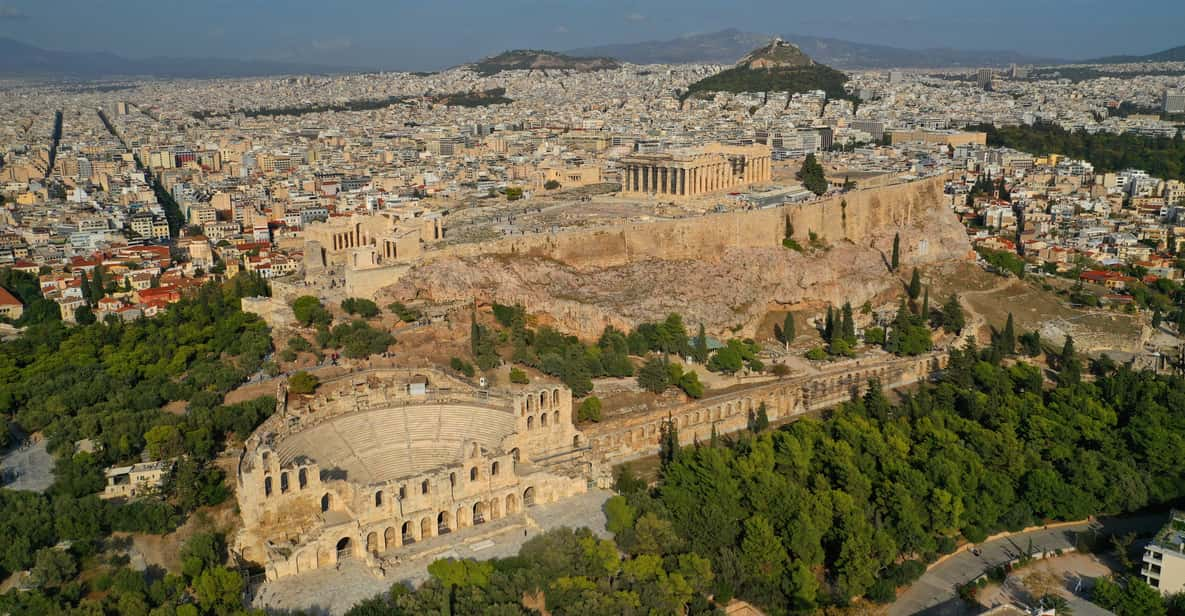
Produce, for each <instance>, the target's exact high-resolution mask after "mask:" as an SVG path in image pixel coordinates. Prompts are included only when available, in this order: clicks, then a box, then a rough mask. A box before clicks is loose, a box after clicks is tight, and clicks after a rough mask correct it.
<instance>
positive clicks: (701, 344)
mask: <svg viewBox="0 0 1185 616" xmlns="http://www.w3.org/2000/svg"><path fill="white" fill-rule="evenodd" d="M691 357H692V358H693V359H695V361H696V362H697V363H701V364H702V363H704V362H706V361H708V335H707V334H705V333H704V324H703V323H700V324H699V333H698V334H696V336H695V342H694V343H693V344H692V347H691Z"/></svg>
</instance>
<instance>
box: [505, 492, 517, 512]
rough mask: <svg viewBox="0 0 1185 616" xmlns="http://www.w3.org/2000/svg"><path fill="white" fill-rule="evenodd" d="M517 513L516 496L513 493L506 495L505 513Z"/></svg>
mask: <svg viewBox="0 0 1185 616" xmlns="http://www.w3.org/2000/svg"><path fill="white" fill-rule="evenodd" d="M512 513H518V497H517V496H515V495H513V494H507V495H506V515H510V514H512Z"/></svg>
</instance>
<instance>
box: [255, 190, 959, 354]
mask: <svg viewBox="0 0 1185 616" xmlns="http://www.w3.org/2000/svg"><path fill="white" fill-rule="evenodd" d="M944 179H945V178H944V177H932V178H928V179H924V180H919V181H913V182H903V183H898V184H894V185H889V186H885V187H881V188H872V189H867V190H857V191H852V192H849V193H846V194H844V195H841V196H835V197H831V198H827V199H823V200H817V201H812V202H806V203H794V204H784V205H780V206H777V207H770V208H766V209H755V210H740V211H732V212H727V213H718V214H698V215H690V216H687V215H684V216H683V217H679V218H675V217H669V218H659V217H657V216H653V215H651V216H640V215H639V216H621V213H622V212H623V211H633V210H629V206H628V205H626V204H623V202H622V201H621V200H620V199H618V198H609V199H604V200H598V199H594V200H593V201H592V202H579V201H578V202H562V201H557V202H549V203H534V204H531V209H538V210H540V212H538V213H536V214H529V213H526V212H524V213H522V214H519V215H517V217H516V220H515V222H516V225H517V226H518V228H520V229H522V231H519V232H518V234H510V235H506V236H505V237H502V238H500V239H490V240H486V241H467V242H455V241H451V240H448V239H445V240H443V241H440V240H425V241H423V245H422V249H421V247H419V246H417V247H416V249H415V250H410V249H403V252H401V253H400V254H401V255H409V256H407V257H406V258H403V257H399V258H386V257H384V256H382V255H380V256H378V257H371V256H366V257H365V258H363V260H362V261H358V254H357V253H356V252H355V253H351V254H352V256H351V258H350V259H348V261H349V263H348V264H343V265H338V266H335V265H334V264H333V263H332V260H333V254H330V255H329V257H330V263H327V266H328V267H329V271H331V272H339V271H340V274H341V280H342V281H343V282H344V285H342V286H339V287H335V288H334V289H327V290H326V292H328V293H335V294H339V295H341V296H342V297H346V296H354V297H375V298H377V299H379V300H381V301H380V303H384V304H385V303H386V302H389V301H392V300H401V301H409V300H414V299H420V300H428V301H432V302H448V301H470V300H473V299H477V300H478V301H479V302H498V303H502V304H514V303H521V304H522V305H523V306H525V307H526V308H527V310H528V311H530V312H534V313H546V314H548V315H549V316H551V317H552V318H554V319H555V321H556V323H557V325H558V326H560V327H561V328H562V329H564V330H566V331H570V332H572V333H576V334H578V335H582V336H596V335H598V334H599V333H600V331H601V330H602V329H603V328H604V326H605V325H614V326H617V327H619V328H622V329H628V328H630V327H632V326H634V325H636V324H637V323H640V322H643V321H646V320H649V319H652V318H653V315H655V314H666V313H668V312H676V311H677V312H680V313H682V314H683V315H684V316H685V318H687V319H688V321H689V322H692V323H700V322H702V323H703V324H704V325H705V327H706V328H707V329H708V331H709V332H719V333H722V332H726V331H729V330H731V331H733V332H736V333H738V334H744V335H751V334H752V332H753V331H754V330H755V329H756V327H757V326H758V325H759V323H760V321H761V319H762V318H763V317H764V315H765V314H766V313H767V312H769V311H776V310H786V309H806V308H815V307H822V306H824V305H826V304H832V305H839V304H842V303H843V302H845V301H851V302H853V303H855V304H859V303H863V302H864V301H866V300H875V299H877V298H878V297H879V296H882V295H884V294H887V293H890V292H892V291H893V290H894V289H895V285H899V282H898V281H897V279H896V278H895V277H893V276H891V275H890V274H889V272H888V267H887V264H888V258H889V252H890V251H891V248H892V243H893V238H894V236H895V235H898V234H899V236H900V245H901V262H902V264H903V266H905V267H912V266H914V265H925V264H930V263H937V262H943V261H950V260H958V259H965V258H967V257H968V255H969V254H970V252H971V250H970V245H969V244H968V242H967V239H966V234H965V233H964V232H963V229H962V227H961V225H960V224H959V222H958V221H957V220H956V218H955V216H954V214H953V213H952V212H951V210H950V209H949V207H948V205H949V196H947V195H944V194H943V190H942V188H943V181H944ZM597 211H604V212H606V213H612V214H613V215H614V216H616V220H622V219H624V220H628V221H629V222H624V223H619V224H613V223H611V222H609V221H611V220H614V218H613V217H611V216H607V215H605V216H598V215H597V214H596V213H595V212H597ZM647 211H651V210H647ZM490 216H493V217H494V218H497V217H498V216H499V215H498V214H492V215H490ZM503 216H506V217H511V216H512V214H509V213H507V214H503ZM531 216H547V218H546V222H547V224H546V226H545V225H544V222H543V219H540V220H539V221H537V222H531V220H532V219H531ZM355 218H357V217H355ZM453 218H457V215H453V216H450V217H449V219H453ZM413 220H415V221H418V220H420V218H416V219H413ZM563 222H567V225H566V226H560V225H559V224H557V223H563ZM336 224H338V225H341V224H342V223H336ZM350 224H353V225H355V227H351V228H356V227H357V225H360V224H362V222H353V223H350ZM413 224H417V225H418V224H419V223H418V222H415V223H413ZM432 224H433V225H435V223H432ZM535 224H537V225H538V226H532V225H535ZM444 226H445V232H444V237H445V238H449V237H450V233H453V232H455V229H454V225H453V223H452V221H451V220H447V219H446V222H445V223H444ZM431 228H432V229H434V228H435V227H434V226H433V227H431ZM536 229H538V230H536ZM788 230H789V231H790V233H787V231H788ZM434 233H435V231H432V232H419V231H417V232H415V235H416V236H417V237H421V238H432V237H434V235H433V234H434ZM787 235H789V236H790V237H792V238H793V239H794V240H795V241H796V242H797V243H798V244H799V245H800V246H801V247H803V251H801V252H800V251H798V250H793V249H789V248H786V247H784V246H783V239H784V238H785V237H787ZM812 238H814V239H813V241H812ZM347 243H349V242H347ZM356 250H357V249H355V251H356ZM362 250H363V251H368V250H370V249H369V248H366V247H363V249H362ZM347 251H348V250H347ZM330 252H331V253H332V251H330ZM338 252H341V251H338ZM367 254H368V255H369V254H370V253H369V252H368V253H367ZM387 254H389V253H387ZM342 260H343V261H344V260H347V259H344V258H343V259H342ZM311 271H312V272H314V275H310V276H308V281H309V283H310V284H316V283H318V282H319V281H323V280H324V279H325V278H326V277H325V276H322V274H321V273H320V271H321V270H319V269H317V268H315V267H314V268H313V269H312V270H311ZM328 278H329V279H335V278H334V277H332V276H329V277H328ZM306 289H307V287H303V286H299V287H295V288H292V289H290V290H287V291H286V290H285V288H284V285H278V287H277V290H278V292H279V293H278V294H279V295H281V296H284V295H286V294H287V295H291V294H302V293H305V292H307V291H306Z"/></svg>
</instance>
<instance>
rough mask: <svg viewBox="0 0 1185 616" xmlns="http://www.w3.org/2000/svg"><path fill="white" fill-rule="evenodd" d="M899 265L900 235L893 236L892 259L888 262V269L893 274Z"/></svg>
mask: <svg viewBox="0 0 1185 616" xmlns="http://www.w3.org/2000/svg"><path fill="white" fill-rule="evenodd" d="M900 265H901V234H900V233H894V234H893V259H892V260H891V261H890V262H889V269H891V270H893V271H894V272H895V271H897V267H898V266H900Z"/></svg>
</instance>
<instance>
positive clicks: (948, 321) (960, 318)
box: [942, 293, 967, 334]
mask: <svg viewBox="0 0 1185 616" xmlns="http://www.w3.org/2000/svg"><path fill="white" fill-rule="evenodd" d="M966 324H967V318H966V317H965V316H964V315H963V305H962V304H960V303H959V296H958V295H955V294H953V293H952V294H951V296H950V297H949V298H948V299H947V300H946V303H945V304H943V305H942V329H944V330H946V331H947V332H948V333H955V334H959V333H962V332H963V327H964V326H965V325H966Z"/></svg>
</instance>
